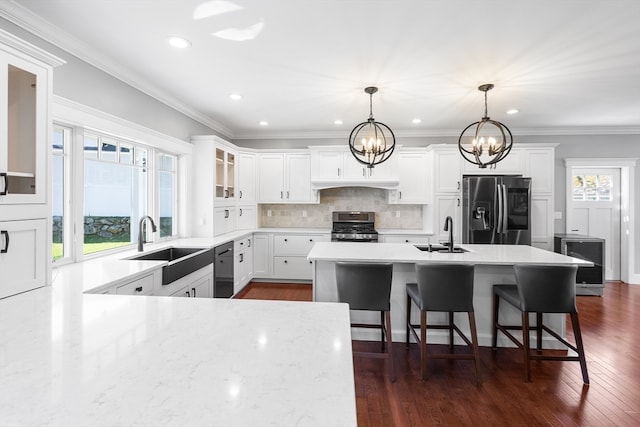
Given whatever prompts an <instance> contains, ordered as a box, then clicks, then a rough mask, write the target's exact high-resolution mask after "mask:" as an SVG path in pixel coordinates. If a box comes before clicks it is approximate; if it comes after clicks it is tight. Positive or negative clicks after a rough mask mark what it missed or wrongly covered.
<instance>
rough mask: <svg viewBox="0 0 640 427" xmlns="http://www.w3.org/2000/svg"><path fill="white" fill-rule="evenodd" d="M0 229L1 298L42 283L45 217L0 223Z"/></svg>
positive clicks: (43, 279) (45, 261) (44, 262)
mask: <svg viewBox="0 0 640 427" xmlns="http://www.w3.org/2000/svg"><path fill="white" fill-rule="evenodd" d="M0 231H2V233H1V234H0V278H1V280H0V298H4V297H7V296H9V295H15V294H18V293H20V292H25V291H29V290H31V289H35V288H39V287H42V286H44V285H45V282H46V281H45V270H46V263H47V262H48V261H47V260H46V259H45V258H46V250H45V244H46V242H47V236H46V235H45V233H46V231H47V225H46V220H45V219H34V220H29V221H5V222H0ZM49 262H50V261H49Z"/></svg>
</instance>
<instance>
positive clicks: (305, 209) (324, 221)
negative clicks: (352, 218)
mask: <svg viewBox="0 0 640 427" xmlns="http://www.w3.org/2000/svg"><path fill="white" fill-rule="evenodd" d="M387 200H388V194H387V190H382V189H378V188H369V187H341V188H328V189H325V190H321V191H320V203H319V204H261V205H258V226H260V227H276V228H318V227H320V228H322V227H325V228H331V223H332V220H331V213H332V212H333V211H373V212H375V213H376V220H375V226H376V228H377V229H399V230H422V228H423V218H422V215H423V208H422V205H390V204H388V203H387Z"/></svg>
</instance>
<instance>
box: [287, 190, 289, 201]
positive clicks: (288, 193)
mask: <svg viewBox="0 0 640 427" xmlns="http://www.w3.org/2000/svg"><path fill="white" fill-rule="evenodd" d="M288 198H289V192H288V191H287V199H288Z"/></svg>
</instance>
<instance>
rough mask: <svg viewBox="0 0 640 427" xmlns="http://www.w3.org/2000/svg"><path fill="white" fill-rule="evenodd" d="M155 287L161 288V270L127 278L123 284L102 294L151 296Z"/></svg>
mask: <svg viewBox="0 0 640 427" xmlns="http://www.w3.org/2000/svg"><path fill="white" fill-rule="evenodd" d="M156 286H162V269H161V268H158V269H157V270H153V271H152V272H151V273H147V274H144V275H142V276H137V277H129V278H127V279H126V280H125V281H124V282H123V283H120V284H117V285H115V286H112V287H111V288H110V289H108V290H107V291H104V292H102V293H110V294H115V295H153V292H154V289H155V287H156Z"/></svg>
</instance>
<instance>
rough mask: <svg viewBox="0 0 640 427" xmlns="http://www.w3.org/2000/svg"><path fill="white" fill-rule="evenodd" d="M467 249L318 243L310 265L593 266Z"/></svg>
mask: <svg viewBox="0 0 640 427" xmlns="http://www.w3.org/2000/svg"><path fill="white" fill-rule="evenodd" d="M456 246H460V247H461V248H464V249H467V250H468V251H469V252H464V253H439V252H426V251H421V250H419V249H418V248H416V247H415V246H414V245H412V244H410V243H360V242H318V243H316V244H315V245H314V246H313V248H311V251H310V252H309V256H308V257H307V259H309V260H310V261H351V262H393V263H411V264H414V263H420V262H461V263H464V262H468V263H471V264H484V265H513V264H575V265H578V266H592V265H593V263H591V262H589V261H585V260H582V259H579V258H573V257H569V256H566V255H562V254H558V253H555V252H549V251H545V250H543V249H538V248H534V247H532V246H525V245H471V244H462V245H456Z"/></svg>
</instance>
